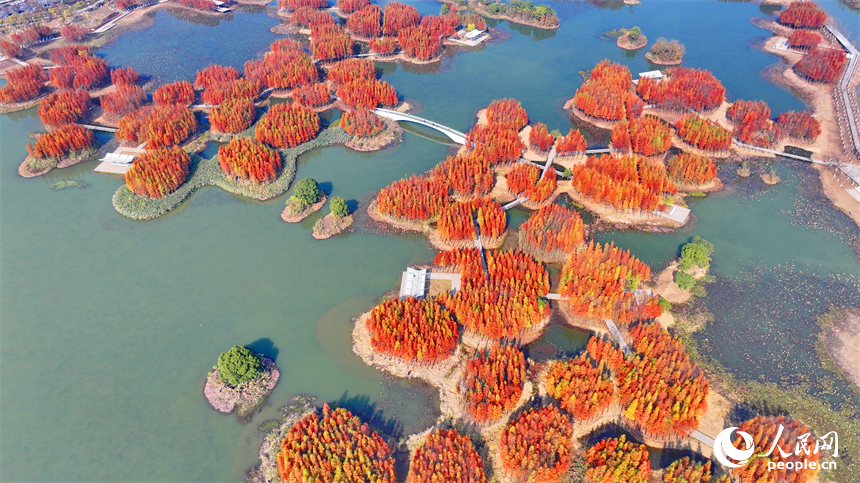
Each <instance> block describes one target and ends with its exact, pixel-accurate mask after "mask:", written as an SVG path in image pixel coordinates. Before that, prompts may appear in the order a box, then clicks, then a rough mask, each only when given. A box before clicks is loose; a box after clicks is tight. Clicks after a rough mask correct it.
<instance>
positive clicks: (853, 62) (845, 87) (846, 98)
mask: <svg viewBox="0 0 860 483" xmlns="http://www.w3.org/2000/svg"><path fill="white" fill-rule="evenodd" d="M824 28H825V29H827V32H829V33H830V35H832V36H833V38H835V39H836V41H837V42H839V43H840V44H841V45H842V48H843V49H845V50H846V51H847V52H848V54H849V57H850V59H849V61H848V68H847V69H845V71H844V72H843V73H842V79H840V81H839V86H838V88H837V89H838V91H839V92H834V98H835V100H836V101H837V102H836V104H837V111H838V110H839V109H838V108H839V107H842V108H843V109H844V110H845V114H844V117H846V118H847V119H846V121H847V122H848V129H849V130H850V133H851V142H852V144H853V147H854V154H855V155H856V156H857V157H858V158H860V132H858V129H857V114H858V108H857V107H858V106H856V105H855V103H853V102H852V98H851V96H850V94H849V90H850V89H851V77H852V76H853V75H854V71H855V70H856V69H857V62H858V61H860V59H858V58H860V53H858V51H857V49H856V48H855V47H854V45H852V44H851V42H849V41H848V39H847V38H846V37H845V36H844V35H842V32H840V31H839V30H837V29H836V28H834V27H833V26H831V25H825V26H824ZM839 104H841V106H840V105H839ZM840 117H842V116H840ZM837 124H838V123H837ZM840 135H841V133H840Z"/></svg>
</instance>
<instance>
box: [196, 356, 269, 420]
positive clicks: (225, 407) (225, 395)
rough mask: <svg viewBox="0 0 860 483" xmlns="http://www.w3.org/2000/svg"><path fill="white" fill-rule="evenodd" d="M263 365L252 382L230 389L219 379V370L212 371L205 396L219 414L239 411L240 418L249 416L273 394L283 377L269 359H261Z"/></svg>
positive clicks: (204, 390)
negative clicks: (249, 413)
mask: <svg viewBox="0 0 860 483" xmlns="http://www.w3.org/2000/svg"><path fill="white" fill-rule="evenodd" d="M261 362H262V365H263V368H262V370H261V371H260V375H259V376H257V378H256V379H254V380H252V381H248V382H246V383H244V384H240V385H238V386H236V387H235V388H234V387H230V386H228V385H227V384H225V383H223V382H221V381H220V380H219V379H218V369H215V370H214V371H212V373H211V374H209V377H207V378H206V385H205V386H204V387H203V395H204V396H206V400H207V401H208V402H209V405H210V406H212V408H213V409H215V410H216V411H218V412H222V413H225V414H229V413H232V412H233V410H234V409H237V408H238V410H239V416H240V417H243V416H247V415H248V412H249V411H253V410H254V408H256V407H259V405H260V402H261V401H262V400H264V399H265V398H266V396H268V395H269V393H271V392H272V389H274V388H275V386H276V385H277V384H278V379H280V377H281V373H280V371H278V368H277V367H275V362H274V361H273V360H271V359H269V358H268V357H261Z"/></svg>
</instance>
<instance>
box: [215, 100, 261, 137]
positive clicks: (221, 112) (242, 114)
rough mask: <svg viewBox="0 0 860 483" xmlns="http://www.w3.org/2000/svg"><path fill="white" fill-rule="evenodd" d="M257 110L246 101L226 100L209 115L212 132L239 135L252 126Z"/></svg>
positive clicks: (252, 104) (251, 103)
mask: <svg viewBox="0 0 860 483" xmlns="http://www.w3.org/2000/svg"><path fill="white" fill-rule="evenodd" d="M255 119H257V108H256V106H254V103H253V101H250V100H248V99H228V100H226V101H224V102H223V103H222V104H220V105H219V106H218V107H216V108H214V109H212V112H211V113H209V124H210V125H211V126H212V130H213V131H217V132H219V133H225V134H236V133H240V132H242V131H244V130H246V129H248V128H249V127H251V125H252V124H254V120H255Z"/></svg>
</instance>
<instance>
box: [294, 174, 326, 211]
mask: <svg viewBox="0 0 860 483" xmlns="http://www.w3.org/2000/svg"><path fill="white" fill-rule="evenodd" d="M292 199H295V200H298V201H300V202H302V203H303V204H304V205H305V206H310V205H312V204H314V203H316V202H317V201H319V199H320V187H319V185H318V184H317V181H316V180H315V179H313V178H305V179H303V180H301V181H299V182H298V183H296V188H295V189H294V190H293V196H292Z"/></svg>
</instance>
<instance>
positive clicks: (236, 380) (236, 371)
mask: <svg viewBox="0 0 860 483" xmlns="http://www.w3.org/2000/svg"><path fill="white" fill-rule="evenodd" d="M217 367H218V379H220V380H221V382H224V383H227V384H229V385H230V386H233V387H236V386H238V385H239V384H242V383H243V382H248V381H250V380H252V379H254V378H256V377H257V376H259V375H260V358H259V357H257V355H256V354H254V352H253V351H251V350H250V349H248V348H246V347H242V346H238V345H237V346H233V347H232V348H231V349H230V350H228V351H226V352H222V353H221V355H220V356H218V366H217Z"/></svg>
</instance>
